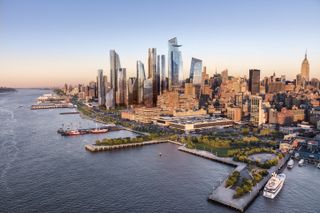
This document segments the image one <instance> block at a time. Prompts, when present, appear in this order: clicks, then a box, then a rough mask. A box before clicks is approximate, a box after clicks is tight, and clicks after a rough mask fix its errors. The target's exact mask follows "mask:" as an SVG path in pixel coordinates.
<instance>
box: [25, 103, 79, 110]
mask: <svg viewBox="0 0 320 213" xmlns="http://www.w3.org/2000/svg"><path fill="white" fill-rule="evenodd" d="M61 108H75V107H74V106H73V105H72V104H35V105H31V110H37V109H61Z"/></svg>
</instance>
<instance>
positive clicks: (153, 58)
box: [148, 48, 158, 105]
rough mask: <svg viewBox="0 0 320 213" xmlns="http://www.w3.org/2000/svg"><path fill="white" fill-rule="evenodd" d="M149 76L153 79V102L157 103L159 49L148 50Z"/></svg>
mask: <svg viewBox="0 0 320 213" xmlns="http://www.w3.org/2000/svg"><path fill="white" fill-rule="evenodd" d="M148 78H150V79H152V96H153V104H154V105H156V103H157V95H158V87H157V86H158V81H157V49H156V48H149V50H148Z"/></svg>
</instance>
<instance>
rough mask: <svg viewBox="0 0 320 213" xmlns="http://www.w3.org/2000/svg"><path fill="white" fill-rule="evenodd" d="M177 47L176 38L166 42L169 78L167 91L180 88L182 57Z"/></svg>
mask: <svg viewBox="0 0 320 213" xmlns="http://www.w3.org/2000/svg"><path fill="white" fill-rule="evenodd" d="M181 46H182V45H178V40H177V38H176V37H175V38H172V39H170V40H169V41H168V49H169V51H168V78H169V85H168V88H169V90H171V89H172V87H178V86H181V84H182V81H183V70H182V55H181V51H180V50H179V47H181Z"/></svg>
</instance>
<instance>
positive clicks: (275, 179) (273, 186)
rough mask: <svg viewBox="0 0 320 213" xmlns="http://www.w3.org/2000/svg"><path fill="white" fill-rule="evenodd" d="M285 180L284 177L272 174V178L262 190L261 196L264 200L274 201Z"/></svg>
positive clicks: (283, 175)
mask: <svg viewBox="0 0 320 213" xmlns="http://www.w3.org/2000/svg"><path fill="white" fill-rule="evenodd" d="M285 180H286V175H285V174H283V173H281V174H278V175H277V174H276V173H275V172H274V173H272V176H271V178H270V180H269V181H268V183H267V184H266V186H265V187H264V190H263V196H264V197H266V198H270V199H274V198H275V197H276V196H277V195H278V193H279V192H280V191H281V189H282V187H283V184H284V181H285Z"/></svg>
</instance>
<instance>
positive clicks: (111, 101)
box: [106, 88, 115, 109]
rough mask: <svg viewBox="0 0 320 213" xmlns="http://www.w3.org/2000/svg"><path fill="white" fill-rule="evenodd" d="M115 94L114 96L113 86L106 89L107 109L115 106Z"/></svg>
mask: <svg viewBox="0 0 320 213" xmlns="http://www.w3.org/2000/svg"><path fill="white" fill-rule="evenodd" d="M114 98H115V96H114V91H113V89H112V88H108V89H107V91H106V109H112V108H114V107H115V105H114V103H115V100H114Z"/></svg>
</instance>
